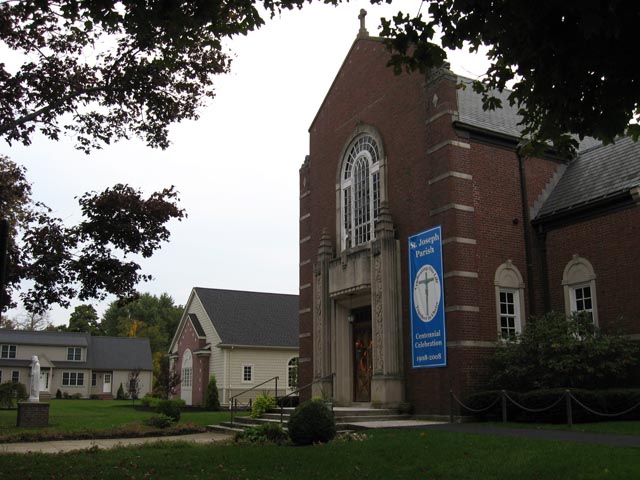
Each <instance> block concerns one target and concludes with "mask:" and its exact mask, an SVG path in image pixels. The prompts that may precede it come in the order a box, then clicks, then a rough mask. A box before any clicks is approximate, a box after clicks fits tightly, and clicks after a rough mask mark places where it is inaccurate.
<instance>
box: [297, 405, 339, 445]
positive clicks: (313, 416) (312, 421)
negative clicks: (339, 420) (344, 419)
mask: <svg viewBox="0 0 640 480" xmlns="http://www.w3.org/2000/svg"><path fill="white" fill-rule="evenodd" d="M335 435H336V421H335V419H334V417H333V412H332V411H331V410H330V409H329V407H327V405H326V404H325V402H324V401H322V400H309V401H307V402H304V403H303V404H302V405H300V406H299V407H298V408H296V409H295V410H294V412H293V414H291V418H290V419H289V436H290V437H291V441H292V442H293V443H295V444H296V445H311V444H314V443H326V442H328V441H329V440H331V439H333V437H335Z"/></svg>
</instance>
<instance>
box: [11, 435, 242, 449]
mask: <svg viewBox="0 0 640 480" xmlns="http://www.w3.org/2000/svg"><path fill="white" fill-rule="evenodd" d="M231 438H233V436H232V435H229V434H226V433H219V432H205V433H193V434H189V435H175V436H164V437H143V438H100V439H95V440H56V441H51V442H33V443H3V444H0V454H2V453H29V452H40V453H61V452H71V451H74V450H84V449H87V448H92V447H97V448H102V449H107V448H114V447H123V446H129V445H142V444H145V443H151V442H161V441H165V442H175V441H187V442H194V443H211V442H220V441H223V440H229V439H231Z"/></svg>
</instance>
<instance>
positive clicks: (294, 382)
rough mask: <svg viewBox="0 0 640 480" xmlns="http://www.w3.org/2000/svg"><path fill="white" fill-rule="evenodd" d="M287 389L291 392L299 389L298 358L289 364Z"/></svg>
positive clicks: (294, 358)
mask: <svg viewBox="0 0 640 480" xmlns="http://www.w3.org/2000/svg"><path fill="white" fill-rule="evenodd" d="M287 387H288V388H289V389H290V390H295V389H296V388H298V357H293V358H292V359H291V360H289V362H288V363H287Z"/></svg>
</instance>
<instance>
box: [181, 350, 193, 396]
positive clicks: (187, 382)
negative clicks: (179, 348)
mask: <svg viewBox="0 0 640 480" xmlns="http://www.w3.org/2000/svg"><path fill="white" fill-rule="evenodd" d="M181 382H182V383H181V387H182V388H186V389H190V388H191V385H192V384H193V355H192V354H191V350H185V351H184V353H183V354H182V379H181Z"/></svg>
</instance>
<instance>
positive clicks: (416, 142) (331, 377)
mask: <svg viewBox="0 0 640 480" xmlns="http://www.w3.org/2000/svg"><path fill="white" fill-rule="evenodd" d="M388 59H389V52H388V51H387V50H386V48H385V46H384V45H383V44H382V42H381V41H380V40H379V39H376V38H370V37H368V35H367V34H366V32H363V31H362V30H361V32H360V34H359V35H358V38H357V39H356V41H355V42H354V44H353V46H352V48H351V50H350V51H349V53H348V55H347V57H346V59H345V61H344V63H343V65H342V67H341V69H340V71H339V72H338V74H337V76H336V78H335V80H334V82H333V84H332V86H331V88H330V90H329V92H328V93H327V95H326V97H325V99H324V101H323V103H322V105H321V106H320V109H319V111H318V113H317V115H316V117H315V119H314V120H313V122H312V124H311V127H310V129H309V134H310V147H309V155H308V157H307V158H306V159H305V161H304V163H303V165H302V167H301V168H300V297H299V325H300V329H299V330H300V331H299V337H300V338H299V346H300V359H299V375H300V385H306V384H308V383H311V382H316V383H315V384H314V386H313V392H302V395H303V397H305V396H310V395H321V394H323V393H327V392H331V395H332V397H333V398H334V401H335V402H336V403H337V404H339V405H353V404H362V403H364V404H371V405H374V406H387V407H393V406H397V405H399V404H401V403H403V402H408V403H411V404H412V405H413V406H414V407H415V409H416V411H417V412H424V413H448V412H449V395H450V394H449V392H450V391H453V392H454V393H455V394H456V395H458V396H460V397H462V398H464V397H465V396H466V395H468V394H469V393H472V392H473V391H477V390H481V389H482V388H483V382H484V381H485V379H486V369H485V366H484V365H485V361H486V359H487V358H488V356H489V355H490V354H491V352H492V350H493V348H494V347H495V345H496V342H497V341H499V339H500V338H505V337H509V336H511V335H513V334H515V333H517V332H521V331H522V328H523V327H524V325H525V323H526V319H527V318H529V317H530V316H532V315H541V314H543V313H545V312H548V311H551V310H555V311H563V312H566V313H571V312H575V311H587V312H588V313H589V315H591V316H592V318H593V321H594V322H595V323H596V325H597V326H599V327H600V328H602V329H605V330H606V329H607V328H612V326H613V325H614V323H615V324H616V325H620V324H622V325H621V326H622V327H624V328H625V329H626V330H627V331H628V332H629V333H630V334H631V335H634V336H638V337H640V321H639V320H638V318H637V312H640V296H638V295H637V292H636V293H634V289H637V285H640V253H639V249H638V248H637V244H638V238H639V234H640V227H639V225H640V208H638V202H639V201H640V148H638V146H637V145H636V144H635V143H633V142H631V141H629V140H627V139H621V140H620V141H619V142H616V144H614V145H611V146H602V145H599V144H597V143H596V142H593V141H584V142H583V143H582V144H581V146H580V153H579V155H578V156H577V157H576V158H575V159H571V160H567V159H564V158H559V157H556V156H553V155H548V156H545V157H530V156H524V155H521V153H520V150H519V148H518V146H519V138H520V137H519V130H518V126H517V123H518V121H519V118H518V116H517V112H515V110H514V109H510V108H508V102H504V105H505V108H504V109H501V110H496V111H492V112H485V111H483V110H482V105H481V99H480V96H479V95H477V94H476V93H474V92H473V91H472V89H471V85H470V82H471V81H470V80H468V79H465V78H463V77H459V76H457V75H455V74H453V73H452V72H450V71H448V70H446V69H441V70H438V71H433V72H430V73H429V74H428V75H426V76H425V75H422V74H418V73H415V74H402V75H394V73H393V71H392V69H391V68H389V67H387V62H388ZM461 86H462V87H461ZM465 87H466V88H465ZM434 227H438V228H439V230H438V231H439V232H440V234H439V237H441V238H439V239H438V241H439V242H440V243H439V245H440V249H441V258H442V271H441V274H440V275H441V278H440V283H441V285H440V286H441V290H442V291H443V305H442V310H443V316H444V324H445V325H446V340H445V342H444V348H445V350H444V353H445V354H446V362H444V364H443V365H439V366H434V367H433V368H419V367H416V365H415V348H417V346H418V344H419V343H420V342H419V340H420V339H419V338H417V336H416V335H415V333H414V334H413V335H412V323H411V322H412V311H413V310H415V309H416V308H417V307H416V306H415V305H414V300H413V296H412V295H413V291H414V290H415V289H416V288H417V287H416V285H417V284H418V283H416V282H414V278H413V277H411V278H410V271H409V260H410V259H409V256H410V255H409V254H410V247H409V242H408V239H409V238H410V237H412V236H413V235H416V234H418V233H420V232H424V231H427V230H429V229H431V228H434ZM424 278H425V280H424V281H423V282H422V283H426V282H427V278H426V274H425V277H424ZM425 288H426V287H425ZM426 305H427V306H428V305H429V300H427V304H426ZM423 319H424V318H423Z"/></svg>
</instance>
